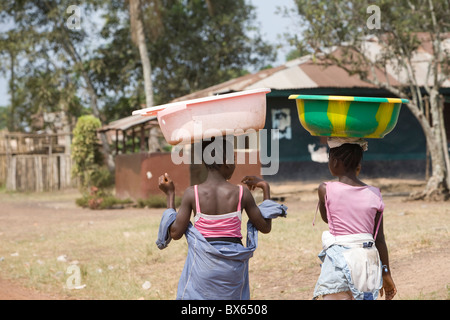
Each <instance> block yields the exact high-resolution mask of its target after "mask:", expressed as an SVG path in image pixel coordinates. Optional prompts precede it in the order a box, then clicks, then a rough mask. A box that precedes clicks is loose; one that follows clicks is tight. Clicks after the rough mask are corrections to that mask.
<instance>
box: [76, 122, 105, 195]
mask: <svg viewBox="0 0 450 320" xmlns="http://www.w3.org/2000/svg"><path fill="white" fill-rule="evenodd" d="M100 127H101V123H100V120H99V119H97V118H95V117H94V116H92V115H87V116H82V117H80V118H78V121H77V124H76V126H75V129H74V130H73V141H72V160H73V166H72V176H73V177H76V178H78V181H79V183H80V189H81V190H82V191H84V192H86V191H87V190H88V189H89V187H91V186H96V187H104V186H106V185H107V184H108V183H110V181H111V179H112V178H111V174H110V173H109V170H108V169H107V168H106V167H105V166H104V165H103V155H102V153H101V151H100V144H99V141H98V138H97V130H98V129H99V128H100Z"/></svg>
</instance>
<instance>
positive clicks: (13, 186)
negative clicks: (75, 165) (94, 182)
mask: <svg viewBox="0 0 450 320" xmlns="http://www.w3.org/2000/svg"><path fill="white" fill-rule="evenodd" d="M4 166H6V168H7V170H6V174H5V173H4V175H6V179H5V180H6V189H8V190H16V191H53V190H61V189H66V188H71V187H73V186H74V185H75V184H74V181H73V180H72V178H71V172H70V171H71V159H70V155H67V154H52V155H44V154H34V155H14V156H1V157H0V168H2V167H4Z"/></svg>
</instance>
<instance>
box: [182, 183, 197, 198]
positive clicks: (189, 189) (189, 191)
mask: <svg viewBox="0 0 450 320" xmlns="http://www.w3.org/2000/svg"><path fill="white" fill-rule="evenodd" d="M194 198H195V190H194V186H190V187H187V188H186V190H184V193H183V200H184V199H185V200H191V199H194Z"/></svg>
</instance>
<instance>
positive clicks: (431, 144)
mask: <svg viewBox="0 0 450 320" xmlns="http://www.w3.org/2000/svg"><path fill="white" fill-rule="evenodd" d="M410 109H411V108H410ZM440 109H441V105H440V103H439V93H438V92H437V91H436V90H435V89H432V90H431V91H430V110H431V119H432V120H431V121H432V125H431V126H430V125H426V126H425V125H424V121H427V120H426V119H424V117H423V114H422V113H421V112H420V111H419V110H416V112H420V115H421V116H420V115H419V117H417V115H416V118H418V120H419V122H420V123H421V125H422V128H423V129H424V133H425V137H426V140H427V145H428V148H429V150H430V156H431V168H432V169H431V172H432V174H431V177H430V178H429V179H428V182H427V185H426V187H425V189H424V190H423V191H420V192H417V193H414V194H412V195H411V198H412V199H426V200H447V199H448V198H449V184H448V183H449V180H448V173H449V167H448V163H447V161H446V155H445V153H444V152H446V151H447V148H445V149H444V148H443V143H445V144H446V141H443V138H444V137H445V136H446V134H445V128H444V126H443V125H442V122H443V121H444V119H443V112H442V111H441V110H440ZM443 130H444V132H443ZM447 157H448V154H447Z"/></svg>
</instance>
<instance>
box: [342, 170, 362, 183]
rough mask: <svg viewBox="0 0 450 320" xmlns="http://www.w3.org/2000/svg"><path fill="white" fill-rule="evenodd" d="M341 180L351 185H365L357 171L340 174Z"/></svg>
mask: <svg viewBox="0 0 450 320" xmlns="http://www.w3.org/2000/svg"><path fill="white" fill-rule="evenodd" d="M338 178H339V182H342V183H345V184H348V185H351V186H362V185H365V184H364V183H363V182H362V181H361V180H359V179H358V177H357V176H356V173H355V172H350V173H346V174H343V175H340V176H338Z"/></svg>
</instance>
